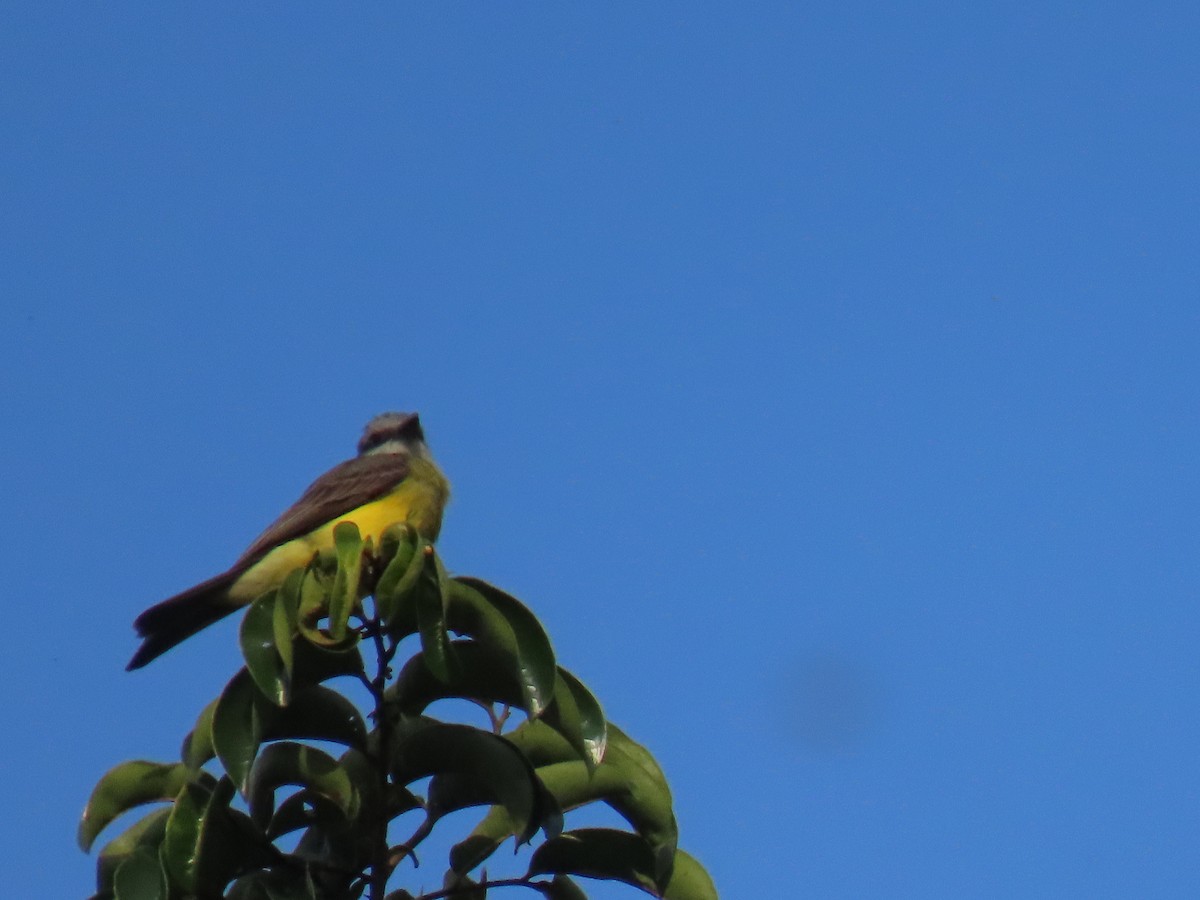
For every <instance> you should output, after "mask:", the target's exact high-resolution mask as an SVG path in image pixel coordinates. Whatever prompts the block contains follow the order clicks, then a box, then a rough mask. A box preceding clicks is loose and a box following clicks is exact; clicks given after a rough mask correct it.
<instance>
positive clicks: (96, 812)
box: [76, 760, 194, 853]
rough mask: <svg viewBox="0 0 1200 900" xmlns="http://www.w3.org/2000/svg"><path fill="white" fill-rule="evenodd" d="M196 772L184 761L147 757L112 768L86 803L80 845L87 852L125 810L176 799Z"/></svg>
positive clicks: (81, 821)
mask: <svg viewBox="0 0 1200 900" xmlns="http://www.w3.org/2000/svg"><path fill="white" fill-rule="evenodd" d="M193 774H194V773H193V772H192V770H191V769H189V768H188V767H187V766H186V765H184V764H183V763H156V762H149V761H146V760H131V761H129V762H124V763H121V764H120V765H119V766H116V767H114V768H112V769H109V771H108V772H107V773H106V774H105V775H104V777H102V778H101V779H100V781H99V782H98V783H97V784H96V787H95V788H94V789H93V790H92V796H91V797H90V798H89V799H88V802H87V806H86V807H84V810H83V818H82V819H81V820H80V822H79V830H78V832H77V835H76V839H77V840H78V842H79V846H80V848H81V849H82V850H83V852H84V853H87V852H88V851H90V850H91V849H92V843H93V842H94V841H95V840H96V836H97V835H98V834H99V833H100V832H101V831H103V830H104V827H105V826H106V825H108V824H109V823H110V822H111V821H112V820H113V819H115V818H116V817H117V816H119V815H121V814H122V813H123V812H126V811H127V810H130V809H133V807H135V806H140V805H141V804H143V803H153V802H154V801H155V800H172V799H174V798H175V795H176V794H178V793H179V791H180V789H181V788H182V787H183V786H184V785H185V784H187V783H188V782H189V781H191V779H192V777H193Z"/></svg>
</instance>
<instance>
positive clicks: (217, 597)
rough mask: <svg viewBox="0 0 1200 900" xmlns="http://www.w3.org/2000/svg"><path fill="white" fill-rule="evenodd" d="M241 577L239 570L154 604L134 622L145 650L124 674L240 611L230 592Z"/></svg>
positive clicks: (130, 663) (137, 653)
mask: <svg viewBox="0 0 1200 900" xmlns="http://www.w3.org/2000/svg"><path fill="white" fill-rule="evenodd" d="M240 574H241V572H240V571H238V570H230V571H228V572H223V573H222V574H220V575H217V576H216V577H215V578H210V579H208V581H204V582H201V583H200V584H198V585H196V586H195V587H193V588H189V589H188V590H186V591H184V592H183V593H182V594H176V595H175V596H174V597H171V598H169V599H167V600H164V601H163V602H162V603H157V604H155V605H154V606H152V607H150V608H149V609H148V610H146V611H145V612H144V613H142V614H141V615H140V616H138V617H137V618H136V619H134V622H133V627H134V628H136V629H137V633H138V636H139V637H141V638H142V646H140V647H138V649H137V652H136V653H135V654H133V659H131V660H129V665H127V666H126V667H125V670H126V671H133V670H134V669H140V668H141V667H142V666H144V665H146V663H148V662H150V661H151V660H154V659H157V658H158V657H159V656H161V655H162V654H164V653H166V652H167V651H168V650H170V649H171V648H172V647H174V646H175V645H176V644H178V643H180V642H182V641H185V640H187V639H188V638H190V637H191V636H192V635H193V634H195V633H196V632H198V631H201V630H203V629H205V628H207V627H208V626H209V625H211V624H212V623H213V622H216V621H218V620H219V619H223V618H225V617H226V616H227V615H229V614H230V613H231V612H233V611H234V610H235V609H238V608H239V604H237V603H231V602H230V600H229V595H228V590H229V586H230V585H231V584H233V582H234V581H235V580H237V576H238V575H240Z"/></svg>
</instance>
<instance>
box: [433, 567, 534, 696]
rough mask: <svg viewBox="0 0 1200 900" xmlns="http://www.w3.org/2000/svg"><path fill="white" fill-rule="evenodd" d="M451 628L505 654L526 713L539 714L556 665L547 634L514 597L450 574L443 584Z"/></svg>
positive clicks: (476, 581) (475, 580) (470, 579)
mask: <svg viewBox="0 0 1200 900" xmlns="http://www.w3.org/2000/svg"><path fill="white" fill-rule="evenodd" d="M447 594H448V601H449V608H448V611H447V620H448V623H449V626H450V629H451V630H452V631H455V632H457V633H458V634H466V635H470V636H471V637H473V638H475V639H476V640H477V641H480V642H481V643H484V644H487V645H488V646H491V647H494V648H496V649H497V650H499V651H500V652H503V653H507V654H510V655H511V656H512V658H513V661H514V665H515V667H516V671H517V673H518V678H517V680H518V683H519V684H520V686H521V691H522V693H523V694H524V696H525V702H524V703H523V704H522V705H523V706H524V707H525V708H526V709H528V710H529V711H530V715H532V716H538V715H541V713H542V711H543V710H544V709H545V708H546V706H547V705H548V704H549V703H550V700H551V698H552V697H553V696H554V685H555V678H556V666H555V662H554V650H553V648H552V647H551V646H550V639H549V638H548V637H547V636H546V632H545V631H544V630H543V629H542V626H541V623H540V622H538V620H537V618H536V617H535V616H534V615H533V613H531V612H530V611H529V609H528V608H526V607H525V605H524V604H522V603H521V602H520V601H519V600H517V599H516V598H515V597H512V596H510V595H509V594H506V593H505V592H504V591H502V590H500V589H499V588H497V587H494V586H493V585H490V584H488V583H487V582H486V581H480V580H479V579H477V578H466V577H461V576H460V577H457V578H452V579H451V580H450V583H449V585H448V589H447Z"/></svg>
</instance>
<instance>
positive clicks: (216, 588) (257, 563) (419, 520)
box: [125, 412, 450, 671]
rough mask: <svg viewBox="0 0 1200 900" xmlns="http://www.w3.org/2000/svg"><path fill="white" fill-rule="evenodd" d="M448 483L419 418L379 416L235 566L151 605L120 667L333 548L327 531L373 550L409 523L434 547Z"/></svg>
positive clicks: (161, 648)
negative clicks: (342, 531) (349, 453)
mask: <svg viewBox="0 0 1200 900" xmlns="http://www.w3.org/2000/svg"><path fill="white" fill-rule="evenodd" d="M449 499H450V483H449V482H448V481H447V480H446V476H445V475H443V474H442V471H441V469H439V468H438V466H437V463H435V462H434V461H433V457H432V456H431V455H430V453H429V448H428V446H427V445H426V443H425V433H424V431H423V430H422V428H421V420H420V418H419V416H418V415H417V413H415V412H412V413H404V412H385V413H381V414H380V415H377V416H375V417H374V418H373V419H371V421H369V422H368V423H367V425H366V427H365V428H364V429H363V434H362V438H361V439H360V440H359V442H358V455H357V456H355V457H353V458H351V459H348V460H346V461H345V462H342V463H339V464H338V465H336V466H334V467H333V468H332V469H330V470H329V471H328V472H326V473H325V474H324V475H322V476H321V477H320V478H318V479H317V480H316V481H314V482H313V483H312V484H310V485H309V486H308V488H307V489H306V490H305V491H304V493H303V494H301V495H300V499H299V500H297V501H296V502H295V503H293V504H292V505H291V506H290V507H288V508H287V509H286V510H284V512H283V514H282V515H280V516H279V518H278V519H276V520H275V521H274V522H272V523H271V525H269V526H268V527H267V529H266V530H265V531H264V532H263V533H262V534H260V535H259V536H258V538H257V539H256V540H255V541H254V542H253V543H252V544H251V545H250V546H249V547H247V548H246V551H245V552H244V553H243V554H242V555H241V556H239V557H238V559H237V561H236V562H235V563H234V564H233V565H232V566H230V567H229V568H228V569H226V570H225V571H224V572H222V573H221V574H220V575H214V576H213V577H212V578H209V579H208V580H206V581H202V582H200V583H199V584H197V585H195V586H194V587H190V588H188V589H187V590H186V591H183V592H181V593H179V594H176V595H175V596H173V597H169V598H167V599H166V600H163V601H162V602H161V603H157V604H155V605H154V606H151V607H150V608H149V609H147V610H146V611H145V612H143V613H142V614H141V615H139V616H138V617H137V618H136V619H135V620H134V623H133V624H134V628H135V629H136V630H137V634H138V636H139V637H140V638H141V639H142V643H141V645H140V646H139V647H138V649H137V651H136V652H135V653H134V654H133V658H132V659H130V660H129V664H128V665H127V666H126V667H125V668H126V670H127V671H132V670H134V669H140V668H141V667H142V666H144V665H146V664H147V663H149V662H150V661H151V660H154V659H157V658H158V657H159V656H161V655H162V654H163V653H166V652H167V651H168V650H170V649H171V648H172V647H174V646H176V645H177V644H179V643H181V642H183V641H184V640H186V639H187V638H189V637H191V636H192V635H194V634H196V633H197V632H198V631H201V630H202V629H204V628H207V627H208V626H209V625H212V624H213V623H214V622H217V621H218V620H220V619H223V618H225V616H227V615H229V614H230V613H232V612H234V611H235V610H238V609H240V608H242V607H244V606H248V605H249V604H250V603H251V602H253V601H254V600H255V599H256V598H257V597H260V596H262V595H263V594H265V593H267V592H268V591H271V590H274V589H275V588H277V587H279V586H280V585H281V584H282V583H283V581H284V579H286V578H287V576H288V574H289V573H291V572H292V571H293V570H294V569H296V568H299V567H300V566H304V565H307V564H308V563H309V562H310V561H311V560H312V559H313V557H314V556H315V555H316V554H317V553H318V552H320V551H321V550H324V549H327V548H331V547H333V529H334V526H335V525H337V524H338V523H340V522H354V523H355V524H356V525H357V526H358V530H359V532H360V533H361V534H362V536H363V539H364V540H366V538H368V537H371V538H374V540H375V544H376V546H378V545H379V541H380V537H381V535H382V534H383V532H384V531H386V530H387V529H388V528H389V527H390V526H392V525H395V524H398V523H407V524H408V525H410V526H412V527H413V528H414V529H415V530H416V532H417V533H418V534H419V535H421V537H423V538H425V539H426V540H428V541H431V542H432V541H435V540H437V537H438V534H439V532H440V531H441V527H442V513H443V511H444V510H445V507H446V504H447V502H448V501H449Z"/></svg>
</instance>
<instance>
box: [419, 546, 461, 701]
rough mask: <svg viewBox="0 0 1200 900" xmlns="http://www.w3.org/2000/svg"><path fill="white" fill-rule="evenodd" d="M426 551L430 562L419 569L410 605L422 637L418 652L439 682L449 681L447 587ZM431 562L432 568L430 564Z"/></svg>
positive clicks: (437, 561) (442, 572)
mask: <svg viewBox="0 0 1200 900" xmlns="http://www.w3.org/2000/svg"><path fill="white" fill-rule="evenodd" d="M426 552H427V553H428V555H429V557H430V559H429V561H427V562H426V563H425V567H424V568H423V569H422V570H421V575H420V578H419V579H418V580H417V586H416V588H415V589H414V591H413V602H414V606H415V608H416V612H417V630H418V631H419V632H420V634H421V651H422V657H423V658H424V660H425V665H427V666H428V667H429V671H430V672H432V673H433V675H434V677H435V678H437V679H438V680H439V681H447V682H448V681H450V680H451V678H452V677H453V672H454V658H453V656H452V655H451V654H452V653H453V651H452V650H451V648H450V635H449V634H448V633H447V631H446V602H447V601H446V585H447V583H448V579H447V577H446V571H445V569H443V568H442V562H441V560H440V559H438V558H437V556H436V555H435V554H434V553H433V548H432V547H427V548H426ZM430 563H432V565H431V564H430Z"/></svg>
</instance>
